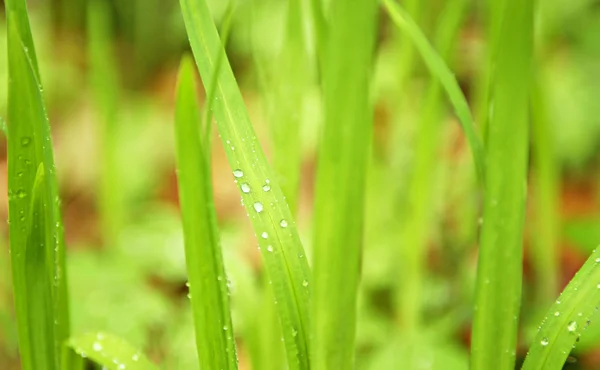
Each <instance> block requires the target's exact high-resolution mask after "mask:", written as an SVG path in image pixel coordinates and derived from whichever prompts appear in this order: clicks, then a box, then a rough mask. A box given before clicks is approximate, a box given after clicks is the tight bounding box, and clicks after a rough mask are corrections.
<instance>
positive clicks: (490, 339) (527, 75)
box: [471, 0, 533, 370]
mask: <svg viewBox="0 0 600 370" xmlns="http://www.w3.org/2000/svg"><path fill="white" fill-rule="evenodd" d="M501 9H502V11H503V12H504V13H503V14H501V15H500V16H501V17H502V18H503V23H502V31H501V32H502V37H501V38H499V39H498V42H497V43H495V45H494V47H495V48H496V50H494V51H493V54H494V55H495V58H494V68H493V69H494V74H493V76H492V81H493V84H492V87H491V95H490V96H491V99H492V100H491V103H490V109H491V110H492V112H493V114H491V117H490V122H489V127H488V129H487V135H488V136H487V140H486V159H485V165H486V169H487V173H486V178H485V180H486V182H485V189H486V193H485V199H484V209H483V226H482V231H481V239H480V249H479V263H478V270H477V281H476V289H475V314H474V322H473V329H472V338H473V339H472V344H471V368H472V369H473V370H479V369H489V366H490V361H491V359H493V361H494V364H495V365H494V368H495V369H500V370H502V369H514V364H515V348H516V341H517V328H518V317H519V308H520V304H521V283H522V253H523V248H522V246H523V223H524V216H525V215H524V214H525V200H526V196H527V166H528V124H529V120H528V118H529V117H528V116H529V98H530V96H529V91H530V84H531V72H532V44H533V2H532V1H525V2H523V1H520V0H506V4H505V6H504V7H502V8H501Z"/></svg>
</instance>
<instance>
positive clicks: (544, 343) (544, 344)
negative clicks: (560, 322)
mask: <svg viewBox="0 0 600 370" xmlns="http://www.w3.org/2000/svg"><path fill="white" fill-rule="evenodd" d="M548 343H550V341H549V340H548V338H546V337H544V338H542V341H541V342H540V344H541V345H542V346H544V347H546V346H547V345H548Z"/></svg>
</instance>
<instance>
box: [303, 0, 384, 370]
mask: <svg viewBox="0 0 600 370" xmlns="http://www.w3.org/2000/svg"><path fill="white" fill-rule="evenodd" d="M330 14H331V19H330V24H329V26H330V28H329V34H328V38H327V53H326V54H325V55H324V57H323V58H324V59H323V70H322V76H323V83H322V85H323V96H324V107H325V127H324V129H323V134H322V137H321V144H320V150H319V164H318V170H317V183H316V194H315V223H314V284H315V287H314V296H313V311H312V312H313V320H314V321H313V323H314V327H313V328H314V329H313V337H312V339H313V343H312V353H313V359H312V362H311V365H312V368H313V369H351V368H353V364H354V339H355V329H356V302H357V289H358V284H359V277H360V265H361V252H362V239H363V220H364V203H365V186H366V175H367V168H368V164H369V161H370V154H371V151H370V149H371V138H372V122H373V117H372V112H373V111H372V106H371V103H370V100H369V91H370V84H369V81H370V77H371V70H372V62H373V48H374V44H375V39H376V33H377V2H376V1H357V2H354V1H344V0H342V1H334V2H333V3H332V4H331V13H330ZM349 45H352V46H351V47H349Z"/></svg>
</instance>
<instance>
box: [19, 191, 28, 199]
mask: <svg viewBox="0 0 600 370" xmlns="http://www.w3.org/2000/svg"><path fill="white" fill-rule="evenodd" d="M26 196H27V193H26V192H25V191H24V190H23V189H20V190H19V191H17V197H19V198H21V199H23V198H25V197H26Z"/></svg>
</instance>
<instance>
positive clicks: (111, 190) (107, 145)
mask: <svg viewBox="0 0 600 370" xmlns="http://www.w3.org/2000/svg"><path fill="white" fill-rule="evenodd" d="M87 17H88V22H87V26H88V30H87V31H88V35H87V36H88V41H89V42H88V47H89V51H88V58H89V61H90V81H91V85H92V86H91V87H92V91H93V96H94V102H95V104H96V107H95V108H96V110H97V112H98V115H97V116H98V117H99V118H100V119H99V121H100V122H98V126H99V127H100V130H99V141H100V145H101V151H100V153H101V159H100V163H101V165H100V174H101V176H100V181H99V182H98V183H99V187H100V188H99V199H98V208H99V209H100V223H101V225H102V226H101V227H102V238H103V240H104V245H105V246H107V247H110V248H113V247H115V245H116V243H117V235H118V233H119V229H120V226H121V225H122V223H123V221H124V215H123V214H124V210H123V207H122V202H121V200H120V199H119V197H120V194H121V191H120V190H119V188H120V184H119V175H118V168H119V166H118V163H117V152H116V148H117V144H116V138H117V132H116V131H117V128H118V122H117V105H118V103H117V102H118V99H119V86H118V75H117V70H116V66H115V60H114V58H113V56H112V55H111V50H110V45H111V42H112V39H111V37H110V34H111V31H110V29H111V26H110V18H109V17H110V8H109V6H108V3H107V2H106V1H104V0H91V1H89V3H88V8H87Z"/></svg>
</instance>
